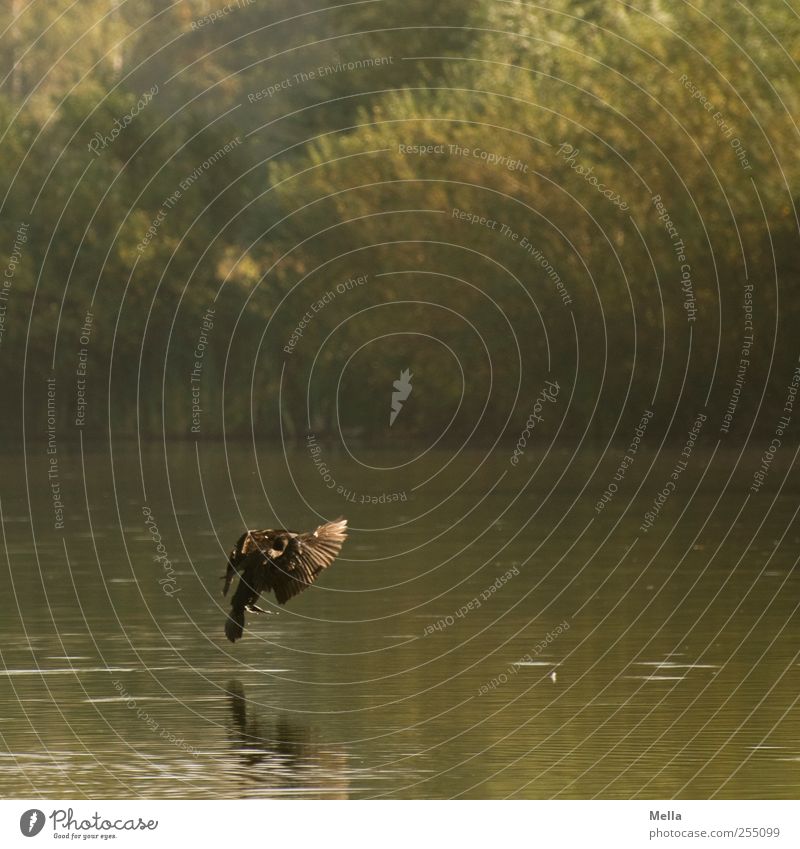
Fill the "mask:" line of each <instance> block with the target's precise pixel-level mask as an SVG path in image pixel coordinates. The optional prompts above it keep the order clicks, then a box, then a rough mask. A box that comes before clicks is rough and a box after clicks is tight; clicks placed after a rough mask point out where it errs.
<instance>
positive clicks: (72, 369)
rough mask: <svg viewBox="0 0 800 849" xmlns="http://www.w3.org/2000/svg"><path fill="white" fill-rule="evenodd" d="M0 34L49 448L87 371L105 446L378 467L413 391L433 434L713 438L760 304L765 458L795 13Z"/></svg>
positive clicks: (200, 10)
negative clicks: (539, 426)
mask: <svg viewBox="0 0 800 849" xmlns="http://www.w3.org/2000/svg"><path fill="white" fill-rule="evenodd" d="M723 9H724V13H723ZM0 33H1V34H2V35H1V37H2V44H3V47H4V49H3V50H2V51H0V80H2V83H1V84H0V130H2V157H1V158H0V192H2V198H3V212H2V221H1V223H0V246H2V248H1V251H2V258H3V263H2V264H3V269H4V271H5V270H6V268H7V266H8V263H9V262H10V261H11V258H12V254H13V252H14V245H15V243H17V242H18V241H19V239H18V229H19V227H20V224H21V223H24V224H27V225H28V231H27V240H26V241H25V243H24V245H22V246H21V250H20V251H19V257H20V258H19V262H18V264H16V265H15V267H14V271H13V279H12V280H11V286H10V287H9V288H7V302H6V303H7V311H6V314H5V323H4V325H3V327H4V333H3V336H2V338H1V339H0V358H2V374H3V382H4V388H5V392H4V395H5V397H6V398H8V399H9V400H11V399H14V400H13V403H14V406H15V407H18V406H19V405H20V404H23V403H24V405H25V410H26V413H27V426H28V427H35V428H39V429H41V427H42V418H41V415H42V412H43V410H44V406H45V380H46V378H47V377H49V376H55V377H56V382H57V387H58V389H57V395H58V427H59V429H60V431H61V432H62V433H63V434H67V433H73V434H74V432H75V431H76V425H75V419H76V409H77V404H78V378H79V375H78V374H77V371H78V367H79V360H80V356H81V349H85V354H86V356H85V360H86V366H85V370H86V375H85V384H82V386H83V387H84V391H85V395H84V396H82V397H84V398H85V401H86V407H85V413H86V417H85V424H84V425H83V426H84V427H85V428H86V430H87V431H90V432H93V433H97V434H104V433H106V432H107V431H108V429H109V427H111V428H112V429H113V431H114V432H115V433H120V434H133V433H135V432H136V431H137V430H138V431H139V432H140V433H144V434H160V433H162V432H164V433H166V434H167V435H169V436H192V435H195V436H199V437H218V436H219V435H221V434H222V433H225V434H226V435H231V436H235V435H241V436H246V435H249V434H251V433H254V434H255V435H256V436H258V437H262V438H266V439H276V438H278V436H279V434H281V433H283V434H284V436H286V437H288V438H291V439H295V438H300V437H301V436H302V435H303V434H304V433H305V432H306V431H308V430H313V431H315V432H320V433H325V432H331V431H334V430H335V429H336V428H337V427H339V426H341V427H342V428H344V430H345V432H346V433H353V434H355V435H359V436H361V437H363V438H365V439H380V438H381V437H382V436H383V435H385V434H386V432H387V427H388V415H389V400H390V396H391V392H392V382H393V381H394V380H397V379H398V377H399V374H400V371H401V370H403V369H405V368H409V369H410V370H411V372H412V373H413V375H414V377H413V380H414V381H415V383H414V386H415V389H414V392H415V395H414V396H413V397H414V403H413V404H412V403H408V404H407V405H406V411H405V412H404V414H403V416H401V417H398V420H397V424H396V425H395V427H396V428H397V429H398V431H399V432H401V433H402V434H403V435H405V436H407V437H408V438H409V439H414V438H424V439H425V440H426V441H427V440H429V439H430V438H431V437H436V436H437V435H439V434H441V433H447V438H466V437H474V438H475V439H478V440H482V441H484V442H486V441H489V442H491V441H493V440H494V439H496V438H498V437H502V436H503V435H505V436H507V437H508V438H510V439H512V440H513V439H516V436H517V434H518V433H519V430H520V428H521V427H523V426H524V422H525V421H526V419H527V417H528V415H529V413H530V411H531V407H532V403H533V399H535V397H536V395H537V394H538V392H539V391H540V389H541V387H542V385H543V383H544V381H545V380H546V379H553V380H558V381H559V384H560V386H561V388H562V395H561V396H560V399H559V412H558V416H553V417H552V418H551V419H550V420H548V421H547V422H546V423H545V426H546V428H549V429H550V431H551V432H552V433H555V432H556V430H558V432H559V433H560V434H561V435H572V436H575V435H581V434H584V433H586V432H587V431H588V433H589V435H590V436H591V437H593V438H598V439H600V438H602V439H605V438H613V437H614V436H615V435H621V436H624V435H625V434H626V433H627V432H628V430H625V431H619V430H618V427H619V426H620V425H619V423H620V421H621V420H622V421H625V420H629V421H631V422H634V423H635V422H636V421H638V420H639V418H640V417H641V413H642V410H643V409H644V408H647V407H652V408H653V409H656V410H657V411H660V412H662V413H665V415H664V416H663V417H662V418H661V420H662V421H664V422H665V424H664V430H665V432H666V431H667V429H668V422H669V421H670V420H671V417H672V413H673V411H674V410H676V409H681V410H684V411H685V415H684V416H683V417H682V420H689V421H691V420H693V416H694V415H695V414H696V412H697V411H698V410H700V409H703V408H705V407H706V406H708V408H709V410H710V412H711V414H712V417H713V418H715V419H716V421H717V422H718V423H719V422H720V421H721V419H722V415H723V414H724V412H725V410H726V409H727V408H728V405H729V403H730V399H731V397H732V393H733V391H734V387H736V386H737V384H736V381H737V375H740V374H741V359H742V348H743V340H744V339H745V338H747V335H748V333H749V330H747V329H746V324H745V317H746V316H745V310H744V306H745V303H746V299H745V294H746V292H745V286H747V285H752V286H753V289H752V304H753V333H752V336H753V340H754V342H753V345H752V349H751V355H750V358H749V365H748V366H747V371H746V374H745V376H744V378H743V379H742V380H741V381H740V385H739V386H738V390H739V391H737V393H736V399H737V402H736V403H737V406H736V413H735V417H734V421H733V425H732V427H731V432H732V433H739V434H745V433H747V432H749V430H750V428H751V427H754V428H755V432H756V433H759V434H761V435H764V436H767V435H770V434H771V433H772V432H773V430H774V425H775V416H776V414H777V413H778V412H779V411H780V409H781V407H782V406H783V402H784V398H785V394H786V392H785V388H786V386H787V384H788V383H789V381H790V379H791V376H792V373H793V370H794V368H795V367H796V364H797V360H798V354H800V346H799V345H798V343H797V341H796V333H794V332H793V328H794V326H795V324H796V322H797V319H798V315H797V313H798V312H800V300H798V299H797V298H796V297H794V293H795V292H796V291H797V284H798V266H799V265H800V252H799V251H798V238H797V236H798V219H797V210H796V202H795V199H796V196H797V186H798V172H799V171H800V160H799V159H798V156H797V153H796V151H797V143H798V126H797V120H798V116H800V86H798V84H797V83H798V79H797V71H798V68H797V64H796V62H797V61H798V59H800V24H799V23H798V15H797V12H796V11H793V10H792V9H791V8H790V5H789V4H782V3H771V4H763V5H761V6H759V7H758V8H754V9H749V8H747V7H746V6H744V5H742V4H736V5H731V6H728V5H725V6H721V5H720V4H719V3H715V2H712V0H699V2H697V3H694V4H693V5H688V4H683V3H667V2H665V0H634V2H632V3H626V4H623V3H617V2H600V0H550V2H548V3H545V4H542V5H539V4H533V3H520V2H509V1H508V0H476V1H475V2H465V3H463V4H462V3H443V4H433V5H431V4H430V3H424V4H423V3H422V2H421V0H404V1H403V2H395V1H394V0H364V2H351V3H334V2H325V0H314V2H308V0H293V2H289V0H251V2H247V0H233V2H231V3H229V4H228V5H225V4H224V3H222V2H221V0H181V1H180V2H168V0H136V2H123V0H81V2H79V3H74V2H72V0H47V2H45V0H29V2H27V1H26V0H11V1H10V2H7V3H5V4H3V6H2V8H1V9H0ZM146 92H155V93H154V94H152V96H151V98H150V99H149V102H144V101H143V97H144V95H145V93H146ZM142 103H144V105H140V104H142ZM126 116H128V119H127V120H126ZM115 122H120V124H123V126H122V128H121V129H120V130H119V132H117V133H113V135H112V130H114V128H115V127H117V126H118V125H117V124H115ZM93 139H94V140H95V141H94V146H95V149H94V150H93V149H92V147H91V144H92V140H93ZM100 140H102V141H100ZM734 140H736V141H734ZM737 141H738V144H737ZM420 145H423V146H431V147H429V148H428V149H427V152H423V153H419V152H415V151H414V146H420ZM564 145H568V146H569V147H563V146H564ZM226 146H227V148H226ZM559 150H561V151H562V153H559ZM564 151H566V153H564ZM570 151H573V152H574V151H577V154H576V155H575V157H574V158H573V159H572V160H571V161H570V160H569V158H568V155H567V154H568V153H569V152H570ZM577 166H581V167H582V168H584V169H592V170H591V172H590V173H589V174H581V173H580V172H579V171H578V169H577ZM587 177H589V178H591V179H587ZM595 178H596V181H597V182H598V183H599V184H601V185H602V186H605V187H608V189H609V193H610V194H614V195H616V196H618V197H619V199H620V203H622V202H623V201H624V205H625V208H621V207H620V205H619V204H615V203H614V202H612V200H609V198H608V197H606V196H605V195H604V194H603V193H602V192H601V191H600V190H599V189H598V187H597V186H596V185H595V184H594V183H593V182H592V180H594V179H595ZM176 193H177V194H176ZM654 196H660V198H661V202H662V203H663V204H664V208H665V209H666V210H668V214H669V218H670V219H671V221H672V222H673V225H674V232H676V233H677V234H678V240H679V241H682V242H683V244H684V246H685V255H686V264H687V265H688V266H690V269H691V271H690V275H691V286H690V288H689V289H688V291H689V292H690V293H691V296H692V298H693V301H692V302H690V303H689V304H688V308H687V290H685V289H683V288H682V272H681V265H682V263H681V262H679V261H678V260H677V259H676V255H677V254H676V250H675V246H676V240H675V239H673V238H672V236H671V234H670V233H669V232H668V230H667V228H666V227H665V224H664V222H663V221H662V220H659V212H657V209H656V206H655V204H654V201H653V197H654ZM454 210H462V211H465V212H466V213H469V214H470V215H475V216H476V219H479V218H480V217H484V218H485V219H486V220H487V223H485V224H481V223H480V221H479V220H473V221H470V220H467V219H466V218H463V217H459V216H458V214H457V213H456V214H455V215H454V213H453V211H454ZM148 229H149V230H150V231H151V234H150V236H149V237H148V235H147V234H148ZM527 245H530V246H531V247H530V250H529V249H528V248H527V247H526V246H527ZM550 271H552V273H550ZM362 275H366V276H367V281H366V282H365V283H361V284H354V285H352V286H351V287H350V288H347V286H346V285H345V281H348V280H351V279H353V278H356V277H358V276H362ZM554 275H557V277H556V276H554ZM556 279H558V280H559V281H560V284H561V285H562V286H563V288H562V289H559V288H558V286H557V285H556ZM337 284H340V288H341V291H340V290H339V289H337V288H336V287H337ZM326 293H332V295H333V297H328V296H326ZM319 299H326V300H327V303H324V304H323V305H322V306H321V308H319V309H318V310H315V308H314V306H313V305H314V304H316V303H317V302H318V300H319ZM209 309H213V314H212V315H213V322H212V323H213V327H210V328H208V327H206V328H205V329H204V324H203V317H204V316H205V315H207V314H208V310H209ZM692 310H696V315H695V314H694V313H693V312H692ZM309 312H310V314H311V317H310V319H309V320H308V321H306V322H305V326H304V327H302V328H301V329H302V336H300V337H299V338H297V339H296V340H295V343H292V342H291V339H292V333H293V332H294V331H295V329H296V328H298V327H300V325H301V322H302V321H303V317H304V315H306V314H307V313H309ZM87 313H91V315H92V317H93V319H92V322H91V326H92V331H91V334H90V338H89V341H88V342H86V339H84V342H82V341H81V336H82V331H81V328H82V327H84V326H85V324H86V316H87ZM690 319H691V320H690ZM84 335H85V334H84ZM199 343H202V345H203V349H202V356H201V357H200V361H201V367H200V369H199V372H198V373H199V376H198V377H197V380H196V381H195V382H194V383H193V382H192V378H191V375H192V372H193V370H194V369H196V363H197V362H198V354H197V350H198V344H199ZM287 347H288V348H289V351H287V350H286V348H287ZM193 389H196V390H197V392H199V394H196V395H193V394H192V390H193ZM198 398H199V402H198V403H199V406H200V407H201V408H202V417H201V419H199V420H198V419H193V417H192V403H193V400H195V401H196V400H197V399H198ZM197 421H202V424H201V425H200V426H199V427H198V428H196V430H195V432H193V431H192V425H193V422H195V423H197ZM20 426H21V424H20V420H19V419H18V418H17V417H13V418H6V421H5V422H4V425H3V428H4V433H6V434H7V435H13V434H15V433H18V431H19V428H20ZM672 433H673V435H674V434H675V433H682V431H681V430H680V428H678V427H677V426H676V429H675V431H673V432H672Z"/></svg>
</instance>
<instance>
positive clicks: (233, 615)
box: [225, 608, 244, 643]
mask: <svg viewBox="0 0 800 849" xmlns="http://www.w3.org/2000/svg"><path fill="white" fill-rule="evenodd" d="M242 634H244V608H241V609H239V610H236V609H233V608H231V612H230V613H229V614H228V618H227V619H226V620H225V636H226V637H227V638H228V639H229V640H230V641H231V642H232V643H235V642H236V641H237V640H240V639H241V638H242Z"/></svg>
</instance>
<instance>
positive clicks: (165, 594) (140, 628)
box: [0, 441, 800, 798]
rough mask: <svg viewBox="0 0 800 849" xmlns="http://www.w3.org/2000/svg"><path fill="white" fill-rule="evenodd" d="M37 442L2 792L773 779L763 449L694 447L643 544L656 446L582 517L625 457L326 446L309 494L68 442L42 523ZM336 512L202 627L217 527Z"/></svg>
mask: <svg viewBox="0 0 800 849" xmlns="http://www.w3.org/2000/svg"><path fill="white" fill-rule="evenodd" d="M35 447H36V449H37V450H36V451H31V453H30V455H29V456H30V457H31V458H32V459H29V461H28V463H27V464H25V463H23V461H22V460H21V455H14V456H6V457H4V458H3V464H4V470H5V471H4V481H3V482H2V490H0V491H1V492H2V503H1V504H0V509H2V530H3V541H2V546H0V551H1V552H2V554H0V558H1V559H2V560H3V562H4V563H7V564H8V566H9V573H8V575H7V579H6V580H7V583H6V587H7V591H6V592H5V593H3V594H2V597H1V598H0V605H1V607H0V610H2V618H1V619H0V628H2V633H0V639H1V640H2V642H1V643H0V645H2V668H0V734H2V746H3V751H2V768H0V792H2V795H4V796H26V797H29V796H39V795H41V796H48V797H95V798H128V797H136V796H140V795H141V796H147V797H155V798H166V797H194V798H198V797H200V798H203V797H204V798H223V797H224V798H240V797H324V798H345V797H356V798H364V797H413V798H417V797H437V798H438V797H455V796H462V797H491V798H503V797H516V798H549V797H581V798H586V797H594V796H601V797H611V798H617V797H626V798H627V797H637V796H638V797H687V798H689V797H707V796H714V795H716V796H721V797H754V796H755V797H778V798H781V797H797V795H798V791H799V790H800V708H799V707H798V705H797V700H798V695H799V694H800V668H799V667H798V632H799V626H798V617H797V602H798V598H800V593H799V592H798V590H799V589H800V588H799V587H798V575H797V573H796V570H795V563H796V560H797V552H798V550H800V526H798V524H797V523H796V521H794V517H795V514H796V511H797V505H798V504H799V503H800V501H798V492H799V488H798V483H797V480H796V477H795V476H794V475H790V476H789V478H788V479H787V478H786V474H785V468H784V467H782V466H781V465H780V462H781V460H785V461H786V463H787V465H788V461H789V460H790V459H791V455H792V454H793V453H794V449H791V450H790V449H788V448H787V449H786V452H785V453H786V456H785V457H782V458H776V460H775V462H774V464H773V465H772V467H771V469H770V472H769V475H768V477H767V480H766V482H765V484H764V486H763V488H762V490H761V492H759V493H758V495H749V496H748V494H747V493H748V486H749V483H750V481H751V480H752V476H753V472H754V471H755V470H756V469H757V468H758V462H759V461H758V456H759V455H758V454H755V453H754V454H744V455H743V456H741V457H740V456H739V454H738V452H736V453H735V452H730V453H725V452H719V451H718V452H716V453H714V452H712V451H711V450H708V451H705V450H704V451H700V450H699V449H698V450H697V452H696V454H695V455H693V457H692V463H691V464H690V467H689V468H688V469H687V470H686V472H685V473H684V474H683V476H682V477H681V479H680V481H679V484H678V486H677V488H676V491H675V493H674V494H672V495H671V496H670V498H669V499H668V500H667V501H666V503H665V504H664V505H663V507H662V510H661V513H660V514H659V516H658V517H657V519H656V521H655V522H654V523H653V527H652V528H650V529H648V531H647V532H644V531H642V530H641V529H640V526H641V524H642V521H643V516H644V514H645V513H646V512H647V511H648V510H650V508H651V505H652V504H653V500H654V498H655V497H656V495H657V493H658V492H659V491H660V490H661V489H662V487H663V485H664V481H665V480H667V479H668V477H669V473H670V470H671V469H672V468H673V466H674V464H675V460H676V457H677V455H678V453H679V451H680V449H679V448H678V449H675V450H667V451H665V452H663V456H662V457H660V458H659V459H658V460H657V461H656V462H655V464H653V457H652V456H647V455H645V454H641V455H640V456H639V457H637V459H636V462H635V464H634V466H633V467H632V468H631V469H630V470H629V471H628V473H627V475H626V476H625V479H624V481H623V482H622V483H620V485H619V490H618V492H617V493H616V494H615V495H614V497H613V498H612V499H611V501H610V502H609V503H608V504H607V505H606V506H605V507H604V508H603V509H602V510H600V511H597V510H596V503H597V501H598V499H599V498H600V496H601V494H602V492H603V491H604V490H605V488H606V485H607V483H608V482H609V481H610V480H612V477H613V474H614V472H615V470H616V469H617V467H618V464H619V460H620V457H621V456H622V452H621V451H618V450H610V451H608V452H606V454H605V456H604V457H602V458H601V456H600V453H599V452H598V453H596V454H593V453H592V452H591V451H587V450H583V451H582V453H581V454H580V455H579V456H577V457H576V456H573V454H572V452H571V451H561V450H559V451H555V452H550V454H548V455H547V456H545V457H543V456H541V455H539V454H536V453H535V452H534V451H533V450H529V451H528V452H527V453H526V454H525V456H524V458H523V462H522V463H520V465H519V466H518V467H512V466H510V464H509V452H507V451H495V452H494V453H492V454H491V455H488V456H485V455H482V454H472V453H469V454H468V453H463V452H462V453H460V454H455V453H454V452H447V451H444V450H442V451H441V452H437V451H436V450H434V451H431V452H429V453H428V454H427V455H426V456H425V457H424V458H422V459H420V460H417V461H414V459H413V452H412V449H411V448H409V449H408V452H407V453H402V452H398V453H396V454H387V453H385V452H382V453H378V452H368V451H361V452H354V453H357V460H354V459H353V458H351V457H349V456H348V455H347V454H346V453H337V454H330V455H326V456H325V460H326V464H327V467H328V469H329V472H328V474H329V475H330V480H333V481H334V482H335V487H334V488H329V486H330V480H326V479H325V477H324V475H323V474H320V472H319V468H318V467H317V466H315V465H314V463H313V460H312V458H311V456H310V454H309V452H307V451H306V450H304V449H303V448H302V447H301V448H299V449H295V450H293V451H291V452H290V453H289V454H288V455H286V457H287V458H288V461H289V462H288V464H287V462H286V458H285V457H284V454H283V453H281V452H280V451H274V450H268V449H263V450H262V449H261V448H260V449H259V451H258V454H257V461H256V458H255V455H254V451H253V447H252V446H248V445H246V444H236V445H233V446H230V445H228V446H227V447H226V446H224V445H223V444H222V443H205V444H200V445H199V446H198V447H195V445H194V444H190V443H185V444H170V445H168V446H167V447H166V448H165V447H164V446H163V445H160V444H159V443H157V442H156V443H154V444H150V445H148V446H146V447H145V449H144V450H143V452H142V454H141V455H140V454H139V452H138V450H137V446H136V445H135V444H119V445H115V446H114V448H113V453H112V455H111V456H110V454H109V451H108V449H107V447H103V446H102V445H91V446H90V444H89V442H88V441H87V442H86V443H85V444H84V446H83V451H82V453H81V449H80V447H78V446H73V447H70V448H67V447H63V448H60V449H59V452H60V453H59V466H58V475H59V478H58V480H59V485H60V488H61V489H60V492H61V500H62V501H63V504H64V528H63V529H61V528H57V527H55V524H56V522H57V514H56V512H55V510H54V507H53V503H52V490H51V488H50V481H48V477H47V474H48V468H47V457H46V456H45V454H44V452H43V451H39V450H38V449H39V448H41V446H40V445H38V444H37V445H36V446H35ZM323 447H324V446H323ZM448 463H449V465H448ZM598 463H599V466H598ZM387 467H389V468H387ZM338 487H343V489H344V490H346V491H343V492H337V488H338ZM637 490H638V493H637ZM386 492H389V493H396V494H397V499H398V500H396V501H392V502H391V503H388V504H380V503H378V504H374V503H368V502H369V501H370V500H371V499H372V498H373V497H375V496H379V495H380V494H382V493H386ZM362 496H363V500H364V501H365V503H361V501H362ZM401 498H404V499H405V500H400V499H401ZM143 507H147V508H148V509H149V510H150V511H151V514H150V515H152V521H153V522H155V523H156V525H157V528H158V533H159V534H160V539H161V541H162V544H163V546H164V551H165V552H166V556H167V557H168V558H169V562H168V563H165V562H164V561H163V560H162V561H158V560H156V559H155V557H156V555H157V554H158V551H157V549H156V546H155V544H154V540H153V538H152V536H151V534H150V533H149V531H148V527H147V526H146V524H145V517H144V515H143ZM340 514H343V515H345V516H346V517H347V518H348V519H349V521H350V525H351V534H350V538H349V539H348V541H347V543H346V545H345V548H344V550H343V552H342V556H341V557H340V558H339V560H338V561H337V562H336V563H335V564H334V565H333V567H332V568H331V569H330V570H329V571H328V572H327V573H326V574H325V575H324V576H323V578H322V579H321V581H320V582H319V584H318V585H317V586H316V587H314V588H312V589H311V590H309V591H307V592H306V593H304V594H302V595H301V596H299V597H298V598H296V599H294V600H293V602H291V603H290V604H289V606H287V607H286V608H282V609H281V610H280V614H279V615H277V616H274V615H272V616H260V617H257V616H251V617H249V620H248V626H249V627H248V631H247V632H246V634H245V638H244V639H243V640H242V641H240V642H238V643H236V644H235V645H233V644H231V643H229V642H227V640H225V638H224V635H223V619H224V609H225V607H224V605H223V599H222V597H221V595H220V592H221V582H220V580H219V578H220V575H221V574H222V572H223V569H224V561H225V554H224V550H225V549H227V548H229V547H230V546H231V545H232V544H233V542H234V541H235V539H236V537H237V536H238V534H239V533H240V531H241V529H242V528H243V527H245V526H249V527H274V526H276V525H278V526H280V525H289V526H291V527H293V528H295V529H297V530H305V529H310V528H313V527H314V526H315V525H316V524H317V523H318V522H319V520H320V517H324V518H335V517H336V516H338V515H340ZM31 517H33V520H32V519H31ZM32 529H33V531H34V532H35V539H36V544H35V547H34V545H33V541H32V540H33V536H32ZM170 593H171V594H170ZM476 599H477V602H476V601H475V600H476ZM470 603H472V609H471V610H469V607H470ZM459 611H461V615H459ZM554 673H555V674H554Z"/></svg>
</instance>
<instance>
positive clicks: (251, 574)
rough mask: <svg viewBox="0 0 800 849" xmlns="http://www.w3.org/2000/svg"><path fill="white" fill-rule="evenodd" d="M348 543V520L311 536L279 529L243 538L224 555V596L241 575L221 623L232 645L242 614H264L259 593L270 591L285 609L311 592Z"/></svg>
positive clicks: (238, 634)
mask: <svg viewBox="0 0 800 849" xmlns="http://www.w3.org/2000/svg"><path fill="white" fill-rule="evenodd" d="M346 538H347V520H346V519H337V520H336V521H335V522H327V523H326V524H324V525H320V526H319V527H318V528H317V529H316V530H315V531H314V532H313V533H305V534H298V533H295V532H294V531H287V530H283V529H278V530H271V529H270V530H263V531H246V532H245V533H243V534H242V535H241V536H240V537H239V539H238V541H237V543H236V545H235V546H234V547H233V548H232V549H231V553H230V555H229V556H228V568H227V570H226V572H225V586H224V588H223V590H222V594H223V595H227V594H228V590H229V589H230V586H231V583H232V581H233V579H234V577H235V576H236V575H238V576H239V584H238V586H237V587H236V590H235V592H234V594H233V598H232V599H231V611H230V613H229V614H228V618H227V620H226V621H225V635H226V636H227V638H228V639H229V640H230V641H231V642H232V643H235V642H236V640H238V639H240V638H241V636H242V634H243V633H244V614H245V611H249V612H251V613H263V612H264V611H263V610H261V608H260V607H258V600H259V597H260V596H261V593H263V592H265V591H266V592H269V591H270V590H271V591H272V592H274V593H275V598H276V599H277V601H278V604H286V602H287V601H289V599H290V598H292V597H293V596H296V595H297V594H298V593H299V592H302V591H303V590H304V589H306V588H307V587H310V586H311V584H313V583H314V581H316V580H317V577H318V576H319V574H320V572H322V571H323V570H324V569H327V568H328V566H330V565H331V563H333V561H334V560H335V559H336V557H337V555H338V554H339V552H340V551H341V548H342V543H343V542H344V541H345V539H346Z"/></svg>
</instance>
